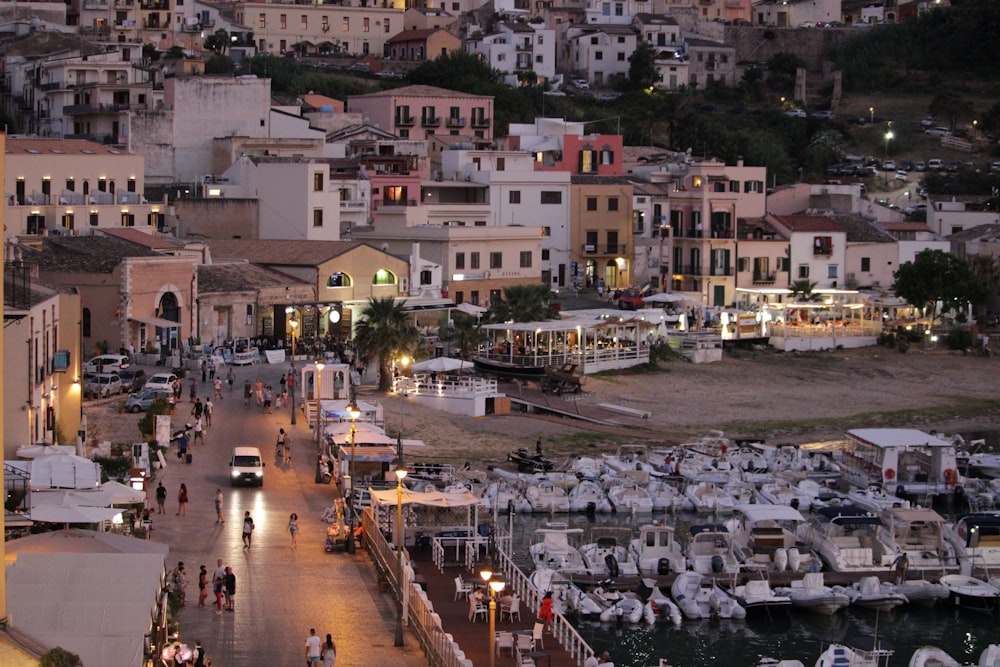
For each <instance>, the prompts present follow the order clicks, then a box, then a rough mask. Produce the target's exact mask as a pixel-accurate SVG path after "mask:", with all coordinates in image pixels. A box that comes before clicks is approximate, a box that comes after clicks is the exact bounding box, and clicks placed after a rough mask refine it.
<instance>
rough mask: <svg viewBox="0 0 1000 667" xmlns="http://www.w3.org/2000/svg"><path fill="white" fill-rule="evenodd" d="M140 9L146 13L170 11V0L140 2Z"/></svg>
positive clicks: (141, 0)
mask: <svg viewBox="0 0 1000 667" xmlns="http://www.w3.org/2000/svg"><path fill="white" fill-rule="evenodd" d="M139 9H143V10H146V11H166V10H169V9H170V2H169V0H139Z"/></svg>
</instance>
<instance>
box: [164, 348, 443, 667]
mask: <svg viewBox="0 0 1000 667" xmlns="http://www.w3.org/2000/svg"><path fill="white" fill-rule="evenodd" d="M288 368H289V367H288V364H284V365H281V366H278V365H275V366H270V365H267V364H262V365H256V366H244V367H242V368H241V367H235V373H236V382H235V383H234V385H233V391H232V393H230V392H229V391H228V390H226V391H224V398H223V400H221V401H214V403H215V410H214V413H213V416H212V426H211V427H210V428H209V429H208V430H207V432H206V435H205V443H204V444H198V445H195V446H193V458H194V460H193V463H192V464H190V465H186V464H183V463H181V462H180V461H179V460H178V459H177V458H176V456H175V451H176V450H175V449H173V448H172V449H171V451H170V452H169V454H168V455H167V467H166V468H164V469H162V470H159V471H158V472H157V479H156V482H154V483H153V484H152V485H151V488H150V489H149V496H150V498H151V499H153V502H152V503H151V506H152V507H155V506H156V505H155V486H156V483H157V482H160V481H162V482H163V484H164V486H165V487H166V489H167V503H166V510H167V511H166V513H165V514H157V515H154V517H153V519H154V521H153V527H154V530H153V532H152V534H151V539H152V540H154V541H157V542H162V543H165V544H168V545H169V546H170V553H169V555H168V561H167V565H168V569H171V570H172V569H173V567H174V566H175V565H176V564H177V562H178V561H183V562H184V564H185V569H186V571H187V604H186V606H185V608H184V609H182V610H181V612H180V615H179V621H180V637H179V641H181V642H183V643H187V644H190V645H194V642H195V641H201V643H202V646H204V648H205V650H206V652H207V655H208V656H209V657H211V658H212V659H213V665H214V667H237V666H251V665H254V666H256V665H268V667H283V666H285V665H288V666H293V665H294V666H296V667H301V665H302V664H303V661H304V660H305V639H306V637H307V635H308V633H309V628H316V632H317V634H318V635H319V636H320V637H325V636H326V633H330V634H332V635H333V638H334V641H335V642H336V644H337V649H338V654H337V663H336V664H337V666H338V667H352V666H362V665H365V666H367V665H394V666H398V667H425V666H426V665H427V664H428V663H427V660H426V658H425V656H424V654H423V651H422V650H421V648H420V646H419V644H418V643H417V640H416V638H415V637H414V635H413V634H412V633H410V632H409V629H407V630H406V633H405V646H403V647H401V648H397V647H395V646H394V645H393V638H394V629H395V619H396V614H397V611H396V606H395V604H394V602H393V600H392V598H391V597H390V596H389V594H388V593H379V592H378V587H377V585H376V577H375V570H374V567H373V565H372V563H371V561H370V560H369V558H368V557H367V555H366V554H365V553H364V552H363V551H360V550H359V551H358V552H357V553H356V554H353V555H348V554H344V553H334V554H328V553H326V552H325V551H324V548H323V547H324V542H325V539H326V524H325V523H323V522H322V521H321V520H320V516H321V515H322V512H323V510H324V509H325V508H326V507H328V506H329V505H331V504H332V501H333V498H334V496H335V494H336V487H335V486H332V485H331V486H327V485H322V484H316V483H315V474H314V473H315V465H316V455H315V451H316V450H315V444H314V442H315V440H314V436H313V435H312V432H311V431H310V429H309V427H308V425H307V424H306V423H305V420H304V418H303V417H302V414H301V412H300V413H299V415H298V425H297V426H294V427H293V426H291V423H290V417H291V413H290V410H289V408H288V407H283V408H280V409H279V408H275V409H274V411H273V413H272V414H263V413H262V412H261V410H260V409H259V408H257V407H256V406H255V405H251V406H250V407H247V406H245V405H244V404H243V384H244V380H246V379H250V381H251V382H253V381H254V380H255V379H256V378H257V377H258V376H259V377H261V378H262V380H263V381H264V383H265V384H267V383H269V384H271V385H272V386H273V387H278V382H277V380H278V377H279V375H280V373H281V372H283V371H284V372H287V371H288ZM369 375H372V374H369ZM223 377H225V371H223ZM368 381H369V382H371V378H368ZM211 393H212V391H211V389H210V383H205V384H203V385H199V391H198V394H199V395H200V396H201V397H202V399H203V400H204V397H205V396H208V395H210V394H211ZM190 410H191V403H190V402H189V401H188V389H187V386H185V389H184V398H183V401H182V402H181V403H179V404H178V406H177V411H176V413H175V416H174V417H173V424H174V426H175V427H176V426H179V425H181V424H183V423H184V422H185V421H190V420H191V417H190V416H189V415H190ZM279 428H284V429H285V430H286V432H289V433H290V435H291V439H292V449H293V455H292V462H291V464H290V465H284V466H283V465H280V464H278V463H276V461H275V458H274V445H275V441H276V438H277V433H278V429H279ZM235 445H250V446H257V447H260V449H261V451H262V453H263V454H264V456H265V460H266V461H267V467H266V468H265V473H264V480H265V481H264V486H263V487H262V488H256V487H253V488H250V487H247V488H244V487H236V488H233V487H231V486H230V483H229V468H228V460H229V455H230V450H231V448H232V447H233V446H235ZM181 483H184V484H186V485H187V488H188V492H189V498H190V504H189V507H188V512H187V515H186V516H177V515H176V512H177V510H178V506H177V493H178V489H179V487H180V484H181ZM217 488H220V489H222V492H223V497H224V515H225V523H224V524H222V525H218V524H216V523H215V508H214V497H215V490H216V489H217ZM245 511H249V512H250V513H251V516H252V517H253V519H254V522H255V524H256V530H255V531H254V534H253V547H252V548H251V549H249V550H247V549H244V548H243V543H242V538H241V529H242V518H243V513H244V512H245ZM292 512H295V513H297V514H298V516H299V522H298V523H299V535H298V546H297V547H296V548H292V547H291V537H290V535H289V533H288V532H287V530H286V529H287V525H288V518H289V515H290V514H291V513H292ZM219 558H221V559H222V560H223V563H224V564H225V565H230V566H232V568H233V571H234V573H235V574H236V596H235V600H236V604H235V611H234V612H223V613H222V614H221V615H220V614H216V613H215V611H214V606H213V603H214V596H213V595H212V594H211V591H209V597H208V600H207V601H206V605H207V606H206V608H204V609H202V608H199V607H198V606H197V603H198V570H199V566H200V565H205V566H206V568H207V569H208V572H209V575H210V576H211V573H212V571H213V570H214V568H215V564H216V560H217V559H219Z"/></svg>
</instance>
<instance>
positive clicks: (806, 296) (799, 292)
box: [788, 279, 819, 301]
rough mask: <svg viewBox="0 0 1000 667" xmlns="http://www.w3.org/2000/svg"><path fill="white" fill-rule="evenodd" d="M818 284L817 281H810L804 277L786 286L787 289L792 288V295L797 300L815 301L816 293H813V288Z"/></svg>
mask: <svg viewBox="0 0 1000 667" xmlns="http://www.w3.org/2000/svg"><path fill="white" fill-rule="evenodd" d="M818 284H819V283H814V282H813V283H811V282H809V281H808V280H806V279H803V280H796V281H795V282H793V283H792V284H791V285H789V286H788V289H790V290H792V296H793V297H795V298H796V299H797V300H798V301H815V300H816V295H815V294H813V290H814V289H815V288H816V285H818Z"/></svg>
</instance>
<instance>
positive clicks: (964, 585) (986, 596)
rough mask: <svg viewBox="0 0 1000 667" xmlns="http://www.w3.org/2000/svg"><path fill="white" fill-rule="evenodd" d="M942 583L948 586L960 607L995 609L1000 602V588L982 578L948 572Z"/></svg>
mask: <svg viewBox="0 0 1000 667" xmlns="http://www.w3.org/2000/svg"><path fill="white" fill-rule="evenodd" d="M941 583H942V584H944V585H945V586H947V587H948V591H949V592H950V593H951V595H952V597H953V598H955V603H956V604H957V605H958V606H960V607H967V608H969V609H976V610H980V611H993V610H994V609H996V608H997V604H998V603H1000V588H998V587H997V586H995V585H993V584H992V583H990V582H987V581H983V580H982V579H976V578H975V577H969V576H966V575H964V574H946V575H945V576H943V577H941Z"/></svg>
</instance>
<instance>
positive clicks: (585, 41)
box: [561, 17, 639, 86]
mask: <svg viewBox="0 0 1000 667" xmlns="http://www.w3.org/2000/svg"><path fill="white" fill-rule="evenodd" d="M631 21H632V19H631V17H629V20H628V21H627V22H625V23H624V24H622V25H583V26H571V27H569V28H567V30H566V42H565V44H564V45H563V49H564V51H565V60H564V61H563V63H562V64H561V67H562V69H564V70H567V71H572V72H576V73H577V74H579V75H580V76H582V77H583V78H585V79H586V80H587V81H589V82H590V83H592V84H594V85H598V86H601V85H607V84H610V83H612V82H613V81H614V80H615V79H618V78H622V77H626V76H628V70H629V61H628V59H629V56H631V55H632V54H633V53H635V47H636V45H637V44H638V40H639V38H638V36H637V35H636V33H635V30H634V29H633V28H632V27H631V25H630V24H631Z"/></svg>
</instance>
